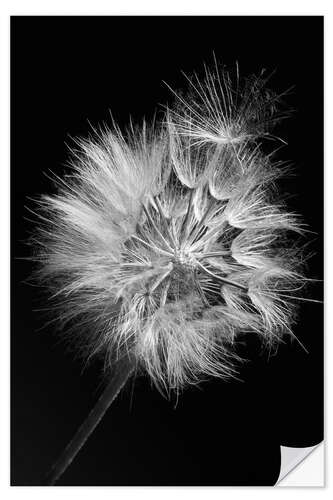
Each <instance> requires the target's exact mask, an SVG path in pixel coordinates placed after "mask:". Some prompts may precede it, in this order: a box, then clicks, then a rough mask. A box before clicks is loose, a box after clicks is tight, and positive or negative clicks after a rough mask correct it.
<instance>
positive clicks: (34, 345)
mask: <svg viewBox="0 0 333 500" xmlns="http://www.w3.org/2000/svg"><path fill="white" fill-rule="evenodd" d="M11 24H12V26H11V61H12V62H11V86H12V93H11V106H12V125H11V126H12V129H11V132H12V158H11V159H12V177H11V181H12V197H11V201H12V256H13V259H12V295H11V301H12V304H11V308H12V343H11V348H12V359H11V371H12V374H11V376H12V378H11V380H12V399H11V419H12V425H11V439H12V467H11V475H12V476H11V480H12V484H13V485H27V484H32V485H36V484H38V483H39V481H40V478H41V476H42V475H43V474H44V473H45V471H46V470H47V469H48V468H49V467H50V465H51V464H52V462H53V461H54V460H55V458H56V457H57V456H58V454H59V453H60V452H61V451H62V449H63V448H64V447H65V445H66V444H67V442H68V441H69V439H70V438H71V437H72V435H73V433H74V432H75V430H76V429H77V427H78V425H79V424H80V423H81V422H82V420H83V419H84V418H85V416H86V415H87V412H88V411H89V409H90V408H91V406H92V405H93V404H94V401H95V400H96V397H97V396H98V394H99V393H100V391H101V388H102V387H103V384H104V382H103V378H102V370H101V368H102V367H101V366H100V364H99V363H98V362H97V363H95V364H93V365H91V366H90V367H88V368H87V369H85V370H83V366H82V363H81V362H80V361H79V360H78V359H76V358H75V353H73V352H70V351H69V350H68V349H67V348H66V346H65V345H64V344H62V343H61V342H59V340H58V338H57V337H56V336H55V334H54V331H53V329H52V326H49V327H47V328H43V329H42V327H43V324H44V318H43V317H42V315H41V314H40V312H39V311H38V309H39V308H41V307H43V305H44V301H45V299H43V296H41V295H40V293H39V292H40V291H39V290H38V289H36V288H34V287H32V286H30V285H28V284H26V282H25V281H26V279H27V278H28V277H29V274H30V273H31V269H32V266H31V263H29V262H27V261H23V260H19V259H17V258H18V257H23V256H27V255H28V254H29V249H28V248H27V247H26V246H25V244H24V240H25V239H26V238H27V236H28V234H29V231H30V230H31V229H32V226H33V224H32V223H31V222H30V221H29V220H27V219H29V218H30V215H29V212H28V211H27V210H26V209H25V208H24V206H25V205H28V206H30V207H31V206H32V203H31V202H30V201H29V199H28V197H34V196H36V195H37V194H39V193H46V192H52V191H53V187H52V185H51V182H50V181H49V179H48V178H47V177H46V176H45V175H44V174H43V172H48V171H50V170H51V171H53V172H55V173H58V174H61V172H62V171H63V168H64V164H65V162H66V158H67V156H68V153H67V150H66V145H65V143H68V144H70V143H71V139H70V138H71V137H75V136H77V135H87V134H88V132H89V129H90V126H89V123H88V120H89V122H90V123H91V124H93V125H97V124H98V123H101V122H102V121H106V122H108V123H110V115H109V110H111V111H112V114H113V116H114V118H115V119H116V121H117V122H119V124H120V125H121V126H125V125H126V124H127V123H128V121H129V117H130V116H131V117H132V119H133V121H134V122H140V120H141V119H142V117H143V116H146V117H147V118H150V117H152V116H153V113H154V111H155V110H156V108H157V106H158V105H159V104H165V103H167V102H170V101H172V96H171V94H170V91H169V90H168V89H167V87H166V86H165V85H163V83H162V81H163V80H164V81H166V82H168V83H169V84H170V85H171V86H172V87H173V88H176V89H177V88H181V87H183V85H184V77H183V76H182V75H181V70H183V71H185V72H186V73H191V72H192V71H193V70H198V71H200V70H201V69H202V63H203V62H207V63H210V62H211V61H212V55H213V51H214V52H215V55H216V57H217V59H218V60H219V61H222V62H223V63H225V64H227V65H234V63H235V61H236V60H237V61H238V62H239V65H240V71H241V73H242V74H245V75H246V74H249V73H253V72H258V71H260V70H261V69H262V68H267V69H268V70H274V69H276V73H275V75H274V76H273V77H272V81H271V87H273V88H274V89H275V90H278V91H279V90H285V89H287V88H289V87H290V86H292V85H294V86H295V87H294V89H293V91H292V92H291V93H290V94H289V96H288V98H287V101H288V103H289V104H290V105H291V106H292V107H294V108H295V109H296V110H297V112H296V113H294V115H293V116H292V117H291V118H290V119H289V120H288V121H285V122H284V123H282V124H281V126H280V127H279V130H278V132H279V134H280V135H282V136H283V137H284V138H285V139H287V140H288V147H287V148H285V149H284V150H282V151H281V158H285V159H290V160H292V161H293V162H294V163H295V164H296V173H297V176H295V177H292V178H290V179H288V180H287V181H285V182H284V183H283V184H282V186H281V187H282V189H283V192H284V193H289V194H290V195H291V197H290V206H291V208H293V209H295V210H297V211H299V212H300V213H302V214H303V215H304V219H305V221H306V222H307V223H308V224H309V225H310V228H311V230H312V231H314V232H315V233H317V234H311V235H310V238H311V239H314V240H315V241H314V243H313V244H312V247H311V248H312V249H313V250H315V251H316V252H317V253H316V255H314V257H313V258H312V259H311V261H310V262H309V266H308V275H309V276H311V277H314V278H322V227H323V199H322V196H323V191H322V182H323V165H322V164H323V144H322V140H323V139H322V137H323V115H322V113H323V88H322V85H323V81H322V78H323V18H321V17H238V18H237V17H178V18H176V17H160V18H156V17H121V18H117V17H103V18H100V17H68V18H66V17H14V18H12V20H11ZM311 296H313V297H314V298H319V299H321V298H322V296H321V286H320V285H317V286H315V287H312V288H311ZM322 329H323V325H322V307H321V306H320V304H311V303H309V304H306V305H303V306H302V308H301V315H300V320H299V321H298V324H297V327H296V328H295V334H296V335H297V336H298V338H299V339H300V340H301V341H302V343H303V344H305V346H306V347H307V350H308V351H309V354H306V353H305V352H304V350H302V348H301V347H300V346H299V344H298V343H297V342H293V343H290V342H289V341H287V343H286V344H282V345H281V346H280V348H279V350H278V352H277V353H276V354H275V355H274V356H270V357H269V356H268V353H265V352H263V351H262V350H261V349H260V346H259V345H258V344H257V343H256V342H255V341H253V342H252V344H251V343H249V344H248V345H247V346H246V347H245V346H244V345H243V344H240V345H239V352H240V353H241V354H243V355H244V356H245V357H247V358H248V359H249V360H250V362H248V363H244V364H243V365H242V366H241V367H240V378H241V380H242V381H233V382H227V383H226V382H222V381H219V380H212V381H210V382H205V383H203V384H202V385H201V386H200V387H197V388H192V389H189V390H187V391H186V392H185V393H184V394H183V395H182V396H181V397H180V398H179V401H178V405H177V407H176V408H175V402H174V401H173V402H169V401H167V400H165V399H163V398H162V397H161V396H160V394H159V393H158V392H157V391H156V390H155V389H154V388H152V387H151V386H150V383H149V381H148V380H147V379H146V378H144V377H141V378H139V379H137V380H136V381H135V384H134V386H133V384H132V385H129V386H128V387H127V388H126V389H125V390H124V391H123V392H122V394H121V395H120V397H119V398H118V400H117V401H116V402H115V403H114V405H113V406H112V408H111V410H110V411H109V412H108V413H107V414H106V416H105V418H104V419H103V421H102V422H101V424H100V425H99V427H98V428H97V430H96V431H95V433H94V434H93V436H92V437H91V438H90V439H89V441H88V442H87V444H86V445H85V446H84V448H83V450H82V451H81V452H80V454H79V455H78V457H77V458H76V459H75V461H74V462H73V464H72V465H71V466H70V467H69V469H68V470H67V471H66V473H65V474H64V475H63V477H62V478H61V479H60V481H59V483H58V484H59V485H271V484H274V483H275V482H276V480H277V478H278V475H279V468H280V451H279V445H280V444H283V445H286V446H311V445H314V444H316V443H318V442H320V441H321V440H322V438H323V367H322V354H323V353H322V348H323V334H322Z"/></svg>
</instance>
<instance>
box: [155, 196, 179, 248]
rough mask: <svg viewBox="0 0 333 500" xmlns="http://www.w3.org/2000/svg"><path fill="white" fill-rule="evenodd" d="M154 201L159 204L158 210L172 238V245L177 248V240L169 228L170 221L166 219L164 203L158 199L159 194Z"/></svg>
mask: <svg viewBox="0 0 333 500" xmlns="http://www.w3.org/2000/svg"><path fill="white" fill-rule="evenodd" d="M154 202H155V204H156V206H157V209H158V212H159V214H160V218H161V220H162V222H163V224H164V227H165V231H166V233H167V235H168V237H169V239H170V241H171V242H172V245H173V247H174V248H176V241H175V238H174V237H173V235H172V234H171V232H170V228H169V225H168V221H167V220H166V217H165V215H164V212H163V208H162V205H161V202H160V200H159V199H158V197H157V196H154Z"/></svg>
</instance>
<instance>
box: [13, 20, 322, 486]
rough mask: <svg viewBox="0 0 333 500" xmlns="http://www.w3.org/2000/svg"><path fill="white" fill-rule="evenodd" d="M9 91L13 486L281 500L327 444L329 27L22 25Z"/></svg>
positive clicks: (270, 23)
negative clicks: (308, 455) (297, 467)
mask: <svg viewBox="0 0 333 500" xmlns="http://www.w3.org/2000/svg"><path fill="white" fill-rule="evenodd" d="M10 93H11V94H10V120H11V122H10V127H11V128H10V139H11V142H10V148H11V151H10V153H11V170H10V185H11V210H10V212H11V333H10V336H11V341H10V358H11V359H10V387H11V399H10V448H11V450H10V451H11V455H10V484H11V486H44V487H47V486H110V487H112V486H170V487H171V486H172V487H174V486H190V487H201V486H204V487H210V486H214V487H216V486H226V487H234V486H235V487H239V486H264V487H272V486H275V485H278V483H279V481H280V480H281V478H282V476H283V475H284V472H283V471H284V470H285V469H284V467H285V465H284V455H283V453H282V451H283V448H286V449H294V450H299V449H302V450H303V449H311V450H312V448H315V447H317V446H318V445H320V444H321V443H322V442H323V440H324V325H323V323H324V312H323V311H324V293H323V284H324V269H323V267H324V266H323V260H324V257H323V254H324V250H323V238H324V231H323V227H324V200H323V198H324V182H323V178H324V17H323V16H320V15H317V16H316V15H313V16H312V15H310V16H302V15H296V16H288V15H285V16H281V15H276V16H274V15H272V16H267V15H263V16H259V15H255V16H252V15H243V16H227V15H225V16H224V15H216V16H209V15H208V16H196V15H194V16H189V15H188V16H177V15H170V16H168V15H165V16H156V15H151V16H149V15H143V16H134V15H133V16H116V15H105V16H79V15H73V16H65V15H64V16H56V15H55V16H52V15H50V16H46V15H41V16H37V15H32V16H25V15H13V16H11V19H10ZM290 468H291V467H289V469H288V471H289V470H290ZM300 486H302V484H301V485H300ZM110 494H112V493H110Z"/></svg>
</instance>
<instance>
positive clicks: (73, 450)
mask: <svg viewBox="0 0 333 500" xmlns="http://www.w3.org/2000/svg"><path fill="white" fill-rule="evenodd" d="M133 371H134V363H133V360H132V359H131V358H130V357H128V356H126V357H125V358H123V359H121V360H119V361H118V363H117V365H116V367H115V371H114V375H113V377H112V379H111V381H110V383H109V384H108V385H107V387H106V389H105V390H104V392H103V393H102V395H101V396H100V398H99V399H98V401H97V403H96V404H95V406H94V407H93V409H92V410H91V412H90V413H89V415H88V417H87V418H86V420H85V421H84V422H83V424H82V425H81V426H80V427H79V429H78V430H77V432H76V434H75V435H74V437H73V439H72V440H71V441H70V443H69V444H68V445H67V446H66V448H65V449H64V451H63V453H62V454H61V455H60V457H59V459H58V460H57V461H56V462H55V464H54V465H53V466H52V468H51V469H50V471H49V472H48V473H47V475H46V476H45V477H44V479H43V481H42V485H44V486H53V485H54V484H55V483H56V482H57V480H58V479H59V478H60V476H61V475H62V474H63V473H64V472H65V471H66V469H67V468H68V467H69V465H70V464H71V463H72V461H73V460H74V458H75V457H76V455H77V454H78V453H79V451H80V450H81V448H82V446H83V445H84V443H85V442H86V441H87V439H88V438H89V436H90V435H91V434H92V432H93V431H94V430H95V428H96V427H97V425H98V424H99V422H100V421H101V419H102V417H103V416H104V414H105V412H106V411H107V410H108V408H109V406H110V405H111V403H113V401H114V400H115V399H116V397H117V396H118V394H119V392H120V390H121V389H122V388H123V387H124V385H125V384H126V382H127V380H128V378H129V377H130V375H131V374H132V372H133Z"/></svg>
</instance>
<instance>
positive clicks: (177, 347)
mask: <svg viewBox="0 0 333 500" xmlns="http://www.w3.org/2000/svg"><path fill="white" fill-rule="evenodd" d="M265 85H266V80H265V79H264V78H263V77H252V78H248V79H246V80H245V83H243V84H242V83H241V82H240V80H239V78H238V74H237V79H236V81H235V82H234V81H233V80H232V78H231V76H230V74H229V73H227V72H226V71H225V70H223V69H219V68H217V67H216V69H215V70H214V71H213V72H208V71H206V76H205V78H204V79H203V81H201V80H200V79H199V78H198V77H195V78H194V79H192V80H190V88H191V91H192V93H191V94H190V97H189V98H188V100H187V99H186V98H183V97H181V98H179V99H178V102H177V103H176V104H175V106H174V108H173V109H170V110H168V111H167V113H166V120H165V122H164V124H163V126H162V127H156V126H152V127H150V128H149V127H148V126H147V125H145V124H144V125H143V127H141V129H137V130H134V129H133V128H132V129H131V130H130V131H128V133H127V134H126V135H125V136H124V135H122V133H121V132H120V130H119V129H117V127H115V126H114V127H113V128H112V129H110V130H100V131H99V132H97V133H96V136H95V137H93V138H89V139H87V140H79V141H78V142H77V144H78V149H77V150H76V151H75V153H74V155H73V159H72V162H71V171H70V173H69V174H68V175H66V176H65V177H64V178H62V179H59V178H58V179H56V184H57V190H58V192H57V194H55V195H52V196H42V197H41V199H40V200H39V206H38V210H37V214H38V216H39V222H38V228H37V230H36V233H35V235H34V237H33V239H32V243H33V245H34V248H35V249H36V252H35V258H36V259H37V260H38V261H39V263H40V264H41V265H40V268H39V278H40V279H41V280H42V282H43V283H45V284H47V285H48V286H49V287H50V288H51V289H52V290H53V298H54V299H55V301H56V307H58V308H59V310H60V313H59V319H60V320H61V322H62V324H63V326H64V327H66V326H67V328H68V330H69V331H71V328H72V327H73V326H74V327H75V331H76V337H75V338H76V341H77V342H78V344H79V345H80V347H81V348H83V349H84V351H85V352H86V356H87V357H88V358H90V357H91V356H92V355H94V354H98V353H101V354H103V356H104V359H105V360H106V365H109V364H110V363H112V362H113V360H114V359H115V358H116V357H117V356H118V357H119V356H121V355H122V353H123V352H124V351H130V352H131V353H132V354H133V355H134V356H135V359H136V360H137V363H138V366H140V367H142V368H144V369H145V370H146V371H147V372H148V373H149V375H150V376H151V378H152V380H153V381H154V383H156V384H157V385H158V386H159V387H160V388H161V389H162V390H165V391H167V392H169V391H170V390H179V389H180V388H182V387H184V386H185V385H187V384H190V383H197V382H198V381H200V380H201V379H202V378H204V377H206V376H219V377H228V376H233V375H234V374H235V370H236V368H235V360H236V359H237V356H236V355H235V353H234V343H235V341H236V339H237V335H238V334H239V333H241V332H243V333H244V332H254V333H256V334H257V335H260V336H261V337H262V339H263V340H264V342H265V343H267V344H269V345H272V344H273V343H275V342H276V341H279V340H280V339H281V338H282V336H283V335H284V334H285V333H289V334H291V330H290V325H291V323H292V319H293V317H294V314H295V305H294V304H295V302H294V301H293V299H294V296H295V290H296V289H299V288H300V287H301V286H302V283H303V278H302V276H301V274H300V272H299V264H300V257H299V255H298V252H297V245H296V244H295V242H294V240H293V235H295V234H296V233H300V231H301V224H300V222H299V219H298V217H297V216H296V215H294V214H292V213H289V212H288V211H286V210H285V208H284V206H283V205H282V203H281V202H280V201H279V200H277V201H276V189H275V181H276V179H277V178H278V177H279V176H280V175H281V174H282V173H284V172H285V169H284V167H283V166H282V165H281V164H280V163H279V162H276V161H274V160H273V155H268V156H267V155H265V154H264V153H263V151H262V148H261V144H260V142H259V139H261V138H262V137H263V136H269V137H271V136H272V135H271V131H270V127H271V126H272V124H274V122H275V121H276V119H277V118H279V112H278V109H277V108H278V106H277V104H278V98H277V96H275V95H274V94H273V93H272V92H271V91H268V90H267V89H266V87H265Z"/></svg>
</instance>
